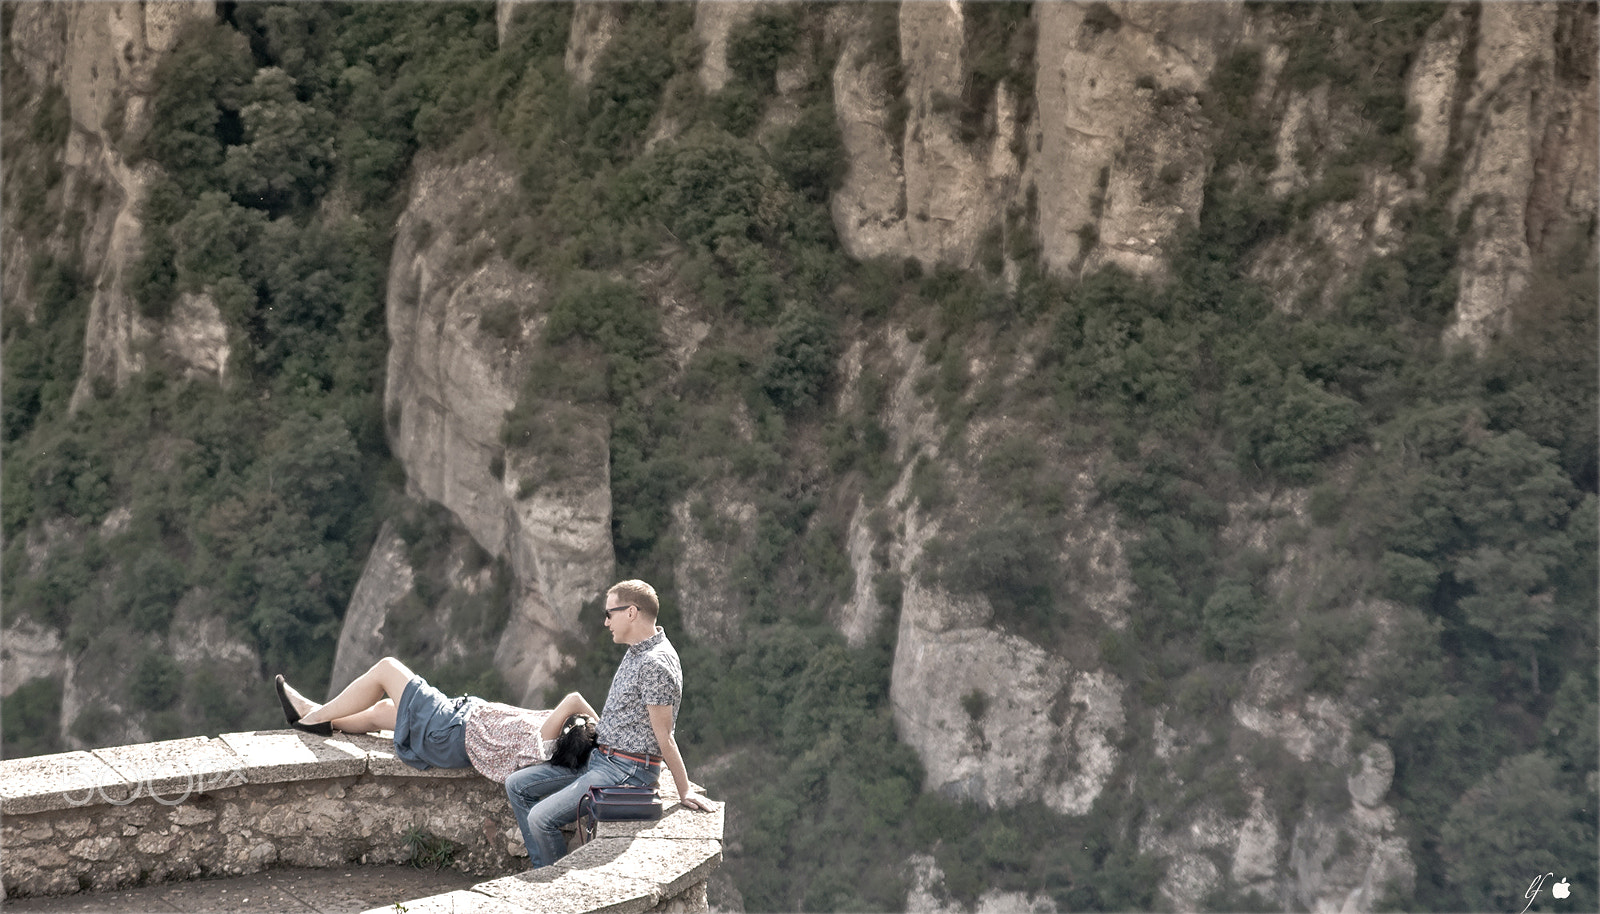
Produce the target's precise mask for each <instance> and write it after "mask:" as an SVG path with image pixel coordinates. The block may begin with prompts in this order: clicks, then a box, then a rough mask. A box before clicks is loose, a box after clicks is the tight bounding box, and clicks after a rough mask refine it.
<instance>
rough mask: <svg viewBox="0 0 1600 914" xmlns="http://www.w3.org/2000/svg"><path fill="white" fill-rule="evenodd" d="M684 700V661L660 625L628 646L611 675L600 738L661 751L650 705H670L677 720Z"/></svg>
mask: <svg viewBox="0 0 1600 914" xmlns="http://www.w3.org/2000/svg"><path fill="white" fill-rule="evenodd" d="M682 703H683V665H682V664H681V663H679V662H678V651H677V649H676V648H674V647H673V646H672V642H670V641H668V640H667V633H666V632H664V631H662V630H661V628H660V627H659V626H657V628H656V633H655V634H654V635H653V636H651V637H649V638H646V639H645V640H643V641H640V642H639V643H638V644H635V645H633V646H632V647H630V648H628V652H627V653H626V654H624V655H623V657H622V662H621V663H619V664H617V675H616V676H614V677H612V679H611V691H610V692H609V693H607V695H606V706H605V710H603V711H601V712H600V732H599V734H598V740H599V742H600V743H601V744H603V745H606V746H610V747H611V748H613V749H616V750H619V751H621V752H633V753H647V754H649V755H660V754H661V744H660V743H659V742H657V741H656V733H655V731H654V730H652V729H651V728H650V709H649V706H650V705H671V706H672V720H673V723H677V720H678V708H679V706H680V705H681V704H682Z"/></svg>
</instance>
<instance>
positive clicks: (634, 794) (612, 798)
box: [578, 784, 661, 844]
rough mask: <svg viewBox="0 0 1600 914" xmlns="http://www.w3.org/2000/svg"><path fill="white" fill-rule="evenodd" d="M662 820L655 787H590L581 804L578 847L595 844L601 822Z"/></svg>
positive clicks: (579, 805) (659, 802)
mask: <svg viewBox="0 0 1600 914" xmlns="http://www.w3.org/2000/svg"><path fill="white" fill-rule="evenodd" d="M659 818H661V801H660V800H659V799H657V798H656V789H655V788H654V787H628V786H626V785H621V784H617V785H612V786H608V787H600V786H596V787H590V788H589V792H588V793H586V794H584V795H583V798H582V799H580V800H578V843H579V844H586V843H588V842H589V841H591V840H593V839H594V834H595V829H596V828H597V827H598V825H599V823H601V822H641V821H644V822H647V821H650V820H652V819H659Z"/></svg>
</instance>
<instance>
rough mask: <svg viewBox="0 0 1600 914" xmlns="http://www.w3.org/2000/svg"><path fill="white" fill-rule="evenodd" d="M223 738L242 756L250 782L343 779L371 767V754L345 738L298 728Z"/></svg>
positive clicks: (267, 782)
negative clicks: (328, 736)
mask: <svg viewBox="0 0 1600 914" xmlns="http://www.w3.org/2000/svg"><path fill="white" fill-rule="evenodd" d="M219 738H220V739H221V740H222V741H223V742H224V743H226V744H227V746H228V748H229V749H232V750H233V752H234V754H235V755H236V756H238V758H239V761H240V764H241V768H242V771H243V774H244V780H245V783H247V784H278V783H282V782H284V781H304V780H312V779H315V778H341V777H349V776H351V775H358V774H364V773H366V770H367V753H366V752H365V751H363V750H361V749H359V748H357V747H356V746H355V745H353V744H352V743H350V742H349V741H347V740H344V739H328V738H324V737H320V736H312V735H311V734H309V733H300V732H297V731H295V730H258V731H252V732H246V733H224V734H222V736H221V737H219Z"/></svg>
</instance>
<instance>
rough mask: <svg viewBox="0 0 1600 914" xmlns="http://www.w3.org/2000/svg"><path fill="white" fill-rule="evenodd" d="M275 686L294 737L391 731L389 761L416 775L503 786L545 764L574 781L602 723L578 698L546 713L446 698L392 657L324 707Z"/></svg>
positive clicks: (282, 683) (280, 683)
mask: <svg viewBox="0 0 1600 914" xmlns="http://www.w3.org/2000/svg"><path fill="white" fill-rule="evenodd" d="M276 685H277V689H278V700H279V701H280V702H282V703H283V713H284V716H285V717H286V718H287V719H288V721H289V725H290V726H292V727H294V728H295V729H297V730H304V731H306V732H307V733H316V734H319V735H322V736H327V735H330V734H332V733H333V731H334V730H339V731H342V732H345V733H372V732H374V731H377V730H392V731H394V754H395V755H396V756H397V757H398V758H399V759H400V760H401V761H403V762H405V763H406V764H407V765H410V766H411V767H413V768H417V769H421V770H423V771H426V770H427V769H429V768H475V769H477V770H478V772H479V773H480V774H482V775H483V776H484V777H486V778H490V779H492V780H494V781H496V782H498V783H502V784H503V783H505V781H506V778H507V777H509V776H510V775H511V773H512V772H514V771H517V770H518V769H521V768H526V767H528V766H530V765H541V763H544V762H549V763H551V765H554V766H557V767H558V768H559V770H560V771H562V772H564V773H566V774H567V775H569V776H572V777H576V776H577V770H579V769H582V768H583V767H584V766H585V765H586V764H587V762H588V760H589V750H590V749H592V748H593V747H594V740H595V733H596V727H597V724H596V721H597V719H598V717H599V715H598V714H596V713H595V712H594V708H593V707H591V706H590V705H589V703H588V702H587V701H585V700H584V699H583V696H582V695H579V694H578V693H577V692H572V693H570V694H569V695H567V697H565V698H563V699H561V703H560V704H558V705H556V706H555V708H554V709H552V710H549V711H533V710H528V709H526V708H516V707H512V706H511V705H504V704H500V703H498V702H492V701H484V700H483V699H481V698H476V697H473V696H470V695H468V696H463V697H461V698H449V697H447V696H446V695H445V694H444V693H443V692H440V691H439V690H438V689H436V688H434V687H433V686H431V685H428V683H427V681H426V680H424V679H423V678H422V677H421V676H418V675H416V674H415V673H413V672H411V670H409V669H407V668H406V665H405V664H403V663H401V662H400V661H398V660H396V659H394V658H393V657H385V658H383V659H382V660H379V661H378V662H377V663H375V664H373V665H372V668H371V669H369V670H367V671H366V672H365V673H362V674H361V675H360V676H357V677H356V678H355V681H354V682H351V683H350V684H349V685H348V686H345V688H344V691H342V692H340V693H339V694H338V695H337V696H336V697H335V698H334V699H333V700H332V701H330V702H328V703H327V704H325V705H319V704H317V703H316V702H314V701H312V700H310V699H308V698H306V697H305V696H304V695H301V694H300V693H299V692H297V691H295V690H294V688H293V687H291V686H290V685H289V683H288V682H286V681H284V678H283V677H282V676H279V677H277V680H276ZM551 765H542V767H547V768H548V767H551Z"/></svg>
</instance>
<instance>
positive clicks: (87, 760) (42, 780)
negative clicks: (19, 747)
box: [0, 752, 133, 816]
mask: <svg viewBox="0 0 1600 914" xmlns="http://www.w3.org/2000/svg"><path fill="white" fill-rule="evenodd" d="M132 792H133V785H132V784H130V783H129V782H128V779H127V778H125V777H123V776H122V775H121V774H120V773H119V772H118V771H117V770H116V769H114V768H112V767H111V766H110V765H108V764H106V763H105V762H104V761H103V760H101V759H99V758H97V757H95V756H94V755H92V754H90V753H88V752H63V753H61V754H59V755H36V756H31V757H29V758H19V759H8V760H6V761H3V762H0V813H4V814H5V815H8V816H15V815H22V814H24V813H30V812H48V811H50V810H53V809H67V808H69V807H74V806H88V805H91V804H101V803H120V802H122V801H124V800H126V799H127V798H128V795H129V794H130V793H132Z"/></svg>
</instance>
